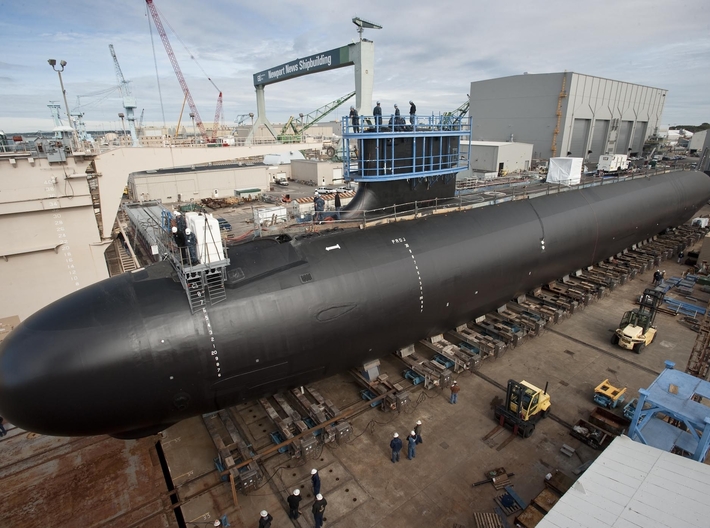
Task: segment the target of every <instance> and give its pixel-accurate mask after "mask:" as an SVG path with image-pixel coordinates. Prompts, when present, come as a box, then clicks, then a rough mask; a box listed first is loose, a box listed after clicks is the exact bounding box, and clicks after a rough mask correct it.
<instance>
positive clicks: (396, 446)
mask: <svg viewBox="0 0 710 528" xmlns="http://www.w3.org/2000/svg"><path fill="white" fill-rule="evenodd" d="M390 449H392V463H393V464H394V463H395V462H399V452H400V451H401V450H402V439H401V438H400V437H399V434H397V433H394V434H393V435H392V440H390Z"/></svg>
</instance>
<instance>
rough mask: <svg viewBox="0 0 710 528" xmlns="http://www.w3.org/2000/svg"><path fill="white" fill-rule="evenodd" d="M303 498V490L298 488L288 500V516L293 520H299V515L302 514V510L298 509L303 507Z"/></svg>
mask: <svg viewBox="0 0 710 528" xmlns="http://www.w3.org/2000/svg"><path fill="white" fill-rule="evenodd" d="M302 498H303V497H301V490H300V489H298V488H296V489H295V490H293V493H291V495H289V496H288V498H287V499H286V502H288V516H289V517H290V518H291V519H298V515H299V514H300V513H301V510H299V509H298V507H299V506H300V505H301V499H302Z"/></svg>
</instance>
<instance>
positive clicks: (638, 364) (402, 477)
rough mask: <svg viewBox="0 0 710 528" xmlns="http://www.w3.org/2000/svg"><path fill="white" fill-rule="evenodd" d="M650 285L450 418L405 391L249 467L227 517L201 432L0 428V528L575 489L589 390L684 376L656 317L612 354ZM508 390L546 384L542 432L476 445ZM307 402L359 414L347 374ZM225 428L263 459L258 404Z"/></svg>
mask: <svg viewBox="0 0 710 528" xmlns="http://www.w3.org/2000/svg"><path fill="white" fill-rule="evenodd" d="M706 209H708V208H707V207H706ZM703 212H707V211H703ZM661 267H662V268H663V269H665V270H666V272H667V273H666V275H667V276H668V277H670V276H678V275H680V274H681V273H682V271H683V270H684V269H685V268H684V267H681V265H680V264H677V263H676V261H675V259H674V258H672V259H669V260H666V261H664V262H663V263H662V264H661ZM651 280H652V271H646V272H644V273H642V274H640V275H638V276H637V277H636V278H635V279H634V280H631V281H628V282H626V284H624V285H621V286H618V287H617V288H615V289H614V291H612V292H610V294H609V295H607V296H605V297H603V298H601V299H599V300H597V301H596V302H593V303H591V304H589V305H588V306H587V307H586V308H585V309H584V310H581V311H578V312H577V313H575V314H574V315H573V316H572V317H569V318H566V319H564V320H562V321H560V322H559V323H557V324H551V325H549V326H548V327H546V329H545V330H544V331H543V332H542V335H540V336H538V337H534V338H526V339H524V340H523V341H522V342H521V343H520V344H519V345H518V346H517V347H515V348H514V349H512V350H508V351H507V352H506V353H505V354H504V355H503V356H501V357H499V358H497V359H493V358H489V359H486V360H485V361H484V362H483V364H482V366H481V368H480V370H479V371H478V372H477V373H471V372H468V371H466V372H464V373H462V374H457V375H455V376H454V377H455V378H456V379H457V380H458V382H459V384H460V386H461V392H460V394H459V402H458V403H457V404H456V405H451V404H450V403H449V400H448V397H449V392H448V390H445V391H441V390H439V389H432V390H423V389H419V388H413V389H412V393H411V401H410V404H409V408H408V409H407V410H406V411H404V412H401V413H397V412H382V411H380V410H378V409H370V408H369V407H368V410H367V411H365V412H362V413H359V414H357V416H355V417H354V418H351V419H350V423H351V424H352V427H353V433H352V436H351V438H350V439H349V441H347V442H342V443H336V442H332V443H329V444H319V445H318V446H317V449H316V453H315V456H314V458H312V459H307V460H304V459H303V458H301V459H295V458H290V457H289V456H288V455H287V454H278V453H273V454H268V455H266V456H263V457H259V459H258V463H259V464H260V467H261V469H262V472H263V475H264V477H263V478H262V480H261V481H260V482H259V487H258V488H257V489H255V490H253V491H250V492H249V493H248V494H246V495H245V494H243V493H241V492H239V493H238V494H237V505H236V506H235V503H234V498H233V496H232V491H231V487H230V485H229V482H228V481H227V482H225V481H223V480H221V479H220V475H219V473H218V472H217V470H215V465H214V458H215V457H216V456H217V451H216V448H215V446H214V444H213V442H212V439H211V437H210V434H209V433H208V431H207V428H206V427H205V423H204V421H203V419H202V418H193V419H190V420H186V421H184V422H181V423H179V424H177V425H175V426H173V427H171V428H170V429H168V430H167V431H166V432H165V433H164V434H163V435H162V436H156V437H150V438H145V439H142V440H139V441H120V440H115V439H112V438H109V437H91V438H71V439H69V438H54V437H44V436H38V435H34V434H31V433H27V432H25V431H21V430H18V429H17V428H14V427H12V426H11V425H10V426H9V427H8V435H7V436H5V437H3V438H0V519H1V521H0V525H1V526H8V527H9V526H52V527H55V528H62V527H72V528H73V527H76V526H82V527H104V526H111V527H113V526H119V527H132V526H136V527H138V526H141V527H143V526H145V527H151V528H152V527H180V526H207V525H212V523H213V521H214V520H215V519H218V518H220V517H223V516H225V515H226V516H227V519H228V521H229V523H230V525H231V526H234V527H242V526H243V527H248V528H252V527H256V526H257V522H258V518H259V512H260V511H261V510H263V509H266V510H268V511H269V513H271V515H273V517H274V523H273V526H274V527H277V526H279V527H283V526H301V527H306V526H313V524H312V522H313V521H312V516H311V515H310V505H311V503H312V501H313V496H312V489H311V485H310V471H311V469H312V468H317V469H318V470H319V473H320V475H321V479H322V489H321V492H322V493H323V495H324V496H325V498H326V499H327V501H328V506H327V509H326V513H325V518H326V524H325V526H329V527H343V528H345V527H347V528H366V527H388V528H397V527H408V528H411V527H420V526H422V527H427V528H439V527H442V528H443V527H447V528H452V527H456V526H462V527H470V528H473V527H476V526H477V524H476V522H475V521H474V513H477V512H492V511H493V508H494V507H495V506H496V503H495V502H494V498H495V497H496V495H499V494H500V493H501V492H500V491H497V490H496V489H494V487H493V485H492V484H484V485H479V486H476V487H474V486H472V484H473V483H476V482H478V481H481V480H482V479H484V478H485V476H486V475H485V473H486V472H487V471H489V470H491V469H495V468H500V467H503V468H505V470H506V471H507V472H508V473H514V476H510V477H509V480H510V483H511V484H512V486H513V489H514V490H515V492H516V493H517V495H519V496H520V497H521V498H522V499H523V500H525V501H528V502H529V501H530V500H532V498H533V497H535V496H536V495H538V493H539V492H540V491H542V489H543V488H544V479H545V475H547V474H548V473H551V472H554V471H555V470H561V471H563V472H565V473H567V474H568V475H570V476H573V477H574V470H575V469H576V468H578V467H580V466H582V465H583V464H584V463H586V462H589V461H590V460H593V459H594V458H595V457H596V456H598V454H599V451H595V450H593V449H591V448H590V447H588V446H587V445H585V444H583V443H581V442H580V441H579V440H576V439H575V438H573V437H572V436H570V434H569V429H568V426H569V424H573V423H575V422H576V421H577V419H578V418H580V417H585V416H587V415H588V413H589V411H590V410H592V409H593V408H594V403H593V402H592V395H593V391H594V387H596V386H597V385H598V384H599V383H600V382H601V381H603V380H604V379H609V381H610V383H612V384H614V385H616V386H620V387H628V392H629V395H628V397H627V401H628V400H629V399H631V398H633V397H635V396H636V395H637V390H638V388H640V387H647V386H648V385H649V384H650V383H651V382H652V381H653V380H654V379H655V377H656V376H657V375H658V373H660V372H661V370H662V369H663V363H664V361H665V360H671V361H674V362H675V363H676V365H677V368H678V369H680V370H683V369H684V368H685V365H686V363H687V360H688V355H689V352H690V350H691V348H692V346H693V343H694V341H695V338H696V335H697V334H695V333H694V332H693V331H692V330H690V329H689V328H688V327H687V326H684V325H682V324H680V322H679V321H678V317H674V316H671V315H669V314H666V313H659V315H658V317H657V326H658V332H659V334H658V337H657V338H656V340H655V341H654V343H653V344H652V345H650V346H649V347H647V348H646V349H645V350H644V351H643V353H642V354H640V355H637V354H634V353H633V352H630V351H626V350H622V349H621V348H618V347H614V346H613V345H611V344H610V337H611V334H612V331H613V329H614V328H615V327H616V325H617V324H618V322H619V320H620V318H621V315H622V314H623V312H624V311H626V310H629V309H631V308H633V307H634V300H635V299H636V298H637V297H638V296H639V295H640V294H641V292H642V291H643V290H644V288H646V287H648V286H650V284H651ZM706 303H707V300H705V302H704V303H702V302H697V301H696V304H706ZM334 353H337V351H334ZM403 368H404V365H403V363H402V362H401V361H400V360H399V359H398V358H396V357H394V356H391V357H388V358H385V359H384V360H383V361H382V367H381V371H382V372H384V373H387V374H388V375H389V377H390V379H391V380H392V381H395V382H400V383H402V384H403V385H409V382H408V381H406V380H402V371H403ZM510 378H512V379H516V380H523V379H524V380H527V381H529V382H531V383H533V384H535V385H537V386H540V387H543V386H544V384H545V383H546V382H549V390H548V392H549V394H550V395H551V398H552V408H551V410H552V413H553V415H554V419H547V420H543V421H541V422H540V423H539V424H538V426H537V428H536V430H535V432H534V434H533V436H532V437H531V438H528V439H522V438H520V437H516V438H513V439H512V441H510V442H509V443H507V444H506V445H503V444H504V443H505V442H506V441H507V440H508V438H509V437H510V434H509V432H508V431H507V430H502V431H499V432H497V433H496V434H493V435H491V436H490V437H488V438H487V439H485V440H484V439H483V438H484V437H485V436H487V433H489V432H490V431H491V430H492V429H493V428H494V427H495V425H496V423H495V422H494V420H493V410H492V407H493V405H494V404H495V403H496V402H499V401H500V400H501V399H503V398H504V397H505V393H504V391H503V390H502V389H501V387H504V386H505V385H506V383H507V381H508V379H510ZM314 386H315V387H316V388H317V389H318V391H319V392H320V393H321V394H323V395H325V396H326V397H327V398H328V399H329V400H331V401H332V402H333V403H334V404H335V405H336V406H337V407H339V408H340V409H341V410H347V409H350V408H351V407H353V406H361V407H362V400H361V398H360V394H359V391H360V386H359V385H357V384H356V383H355V381H354V378H353V377H352V376H351V375H350V374H348V373H345V374H341V375H338V376H334V377H331V378H328V379H325V380H322V381H320V382H319V383H316V384H314ZM228 412H229V414H230V416H232V417H233V419H234V422H235V423H236V424H237V425H238V427H239V429H240V430H241V432H242V434H243V435H244V437H245V440H246V441H247V442H248V443H249V444H250V446H249V449H251V450H252V451H253V452H255V453H261V452H264V451H265V450H266V449H268V448H269V447H271V446H272V445H273V444H272V441H271V438H270V437H269V433H271V432H273V431H275V430H276V427H275V426H274V424H273V423H272V421H271V420H270V418H269V417H268V416H267V415H266V413H265V411H264V409H263V408H262V406H261V405H259V403H258V402H256V401H255V402H249V403H246V404H243V405H239V406H236V407H233V408H231V409H229V411H228ZM418 419H420V420H422V422H423V431H422V437H423V440H424V443H423V444H420V445H419V446H418V447H417V452H416V458H415V459H414V460H411V461H410V460H407V459H406V456H403V457H402V460H401V461H400V462H399V463H397V464H393V463H392V462H391V461H390V450H389V447H388V446H389V441H390V439H391V436H392V433H393V432H395V431H397V432H399V434H400V436H402V437H403V438H404V437H406V435H407V434H408V433H409V431H410V430H411V429H412V428H413V426H414V424H415V422H416V420H418ZM564 444H567V445H568V446H571V447H572V448H574V449H575V452H574V454H573V455H572V456H571V457H570V456H567V455H565V454H563V453H561V452H560V448H561V447H562V446H563V445H564ZM166 477H167V478H166ZM296 487H299V488H300V489H301V491H302V496H303V502H302V503H301V510H302V511H303V513H304V515H303V516H302V517H301V518H300V519H299V520H298V521H292V520H290V519H289V518H288V515H287V513H288V512H287V507H286V503H285V499H286V496H287V495H288V493H289V492H290V491H292V490H293V489H295V488H296ZM170 488H174V489H175V492H174V493H171V491H170ZM176 511H177V515H176V513H175V512H176ZM513 519H514V516H513V515H511V516H509V517H508V522H510V523H511V524H512V521H513Z"/></svg>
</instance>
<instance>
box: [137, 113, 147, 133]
mask: <svg viewBox="0 0 710 528" xmlns="http://www.w3.org/2000/svg"><path fill="white" fill-rule="evenodd" d="M144 115H145V108H144V109H143V110H141V116H140V117H139V118H138V126H137V127H136V128H137V129H138V130H143V116H144Z"/></svg>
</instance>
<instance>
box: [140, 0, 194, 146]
mask: <svg viewBox="0 0 710 528" xmlns="http://www.w3.org/2000/svg"><path fill="white" fill-rule="evenodd" d="M145 3H146V5H147V6H148V10H149V11H150V15H151V16H152V17H153V23H154V24H155V29H157V30H158V33H159V34H160V40H162V41H163V46H165V51H166V53H167V54H168V58H169V59H170V64H172V65H173V70H174V71H175V76H176V77H177V79H178V82H179V83H180V87H181V88H182V93H183V94H184V95H185V99H186V100H187V104H188V105H189V106H190V111H191V112H192V113H193V114H195V125H197V128H198V129H199V130H200V135H201V136H202V138H203V139H204V140H205V141H207V131H206V130H205V125H204V124H203V123H202V118H201V117H200V113H199V112H198V111H197V107H196V106H195V101H193V100H192V94H191V93H190V89H189V88H188V87H187V82H185V77H183V75H182V71H181V70H180V65H179V64H178V62H177V58H176V57H175V53H174V52H173V47H172V46H171V45H170V41H169V40H168V35H167V34H166V33H165V28H163V23H162V22H161V21H160V15H159V14H158V10H157V9H156V7H155V5H154V4H153V0H145Z"/></svg>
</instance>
